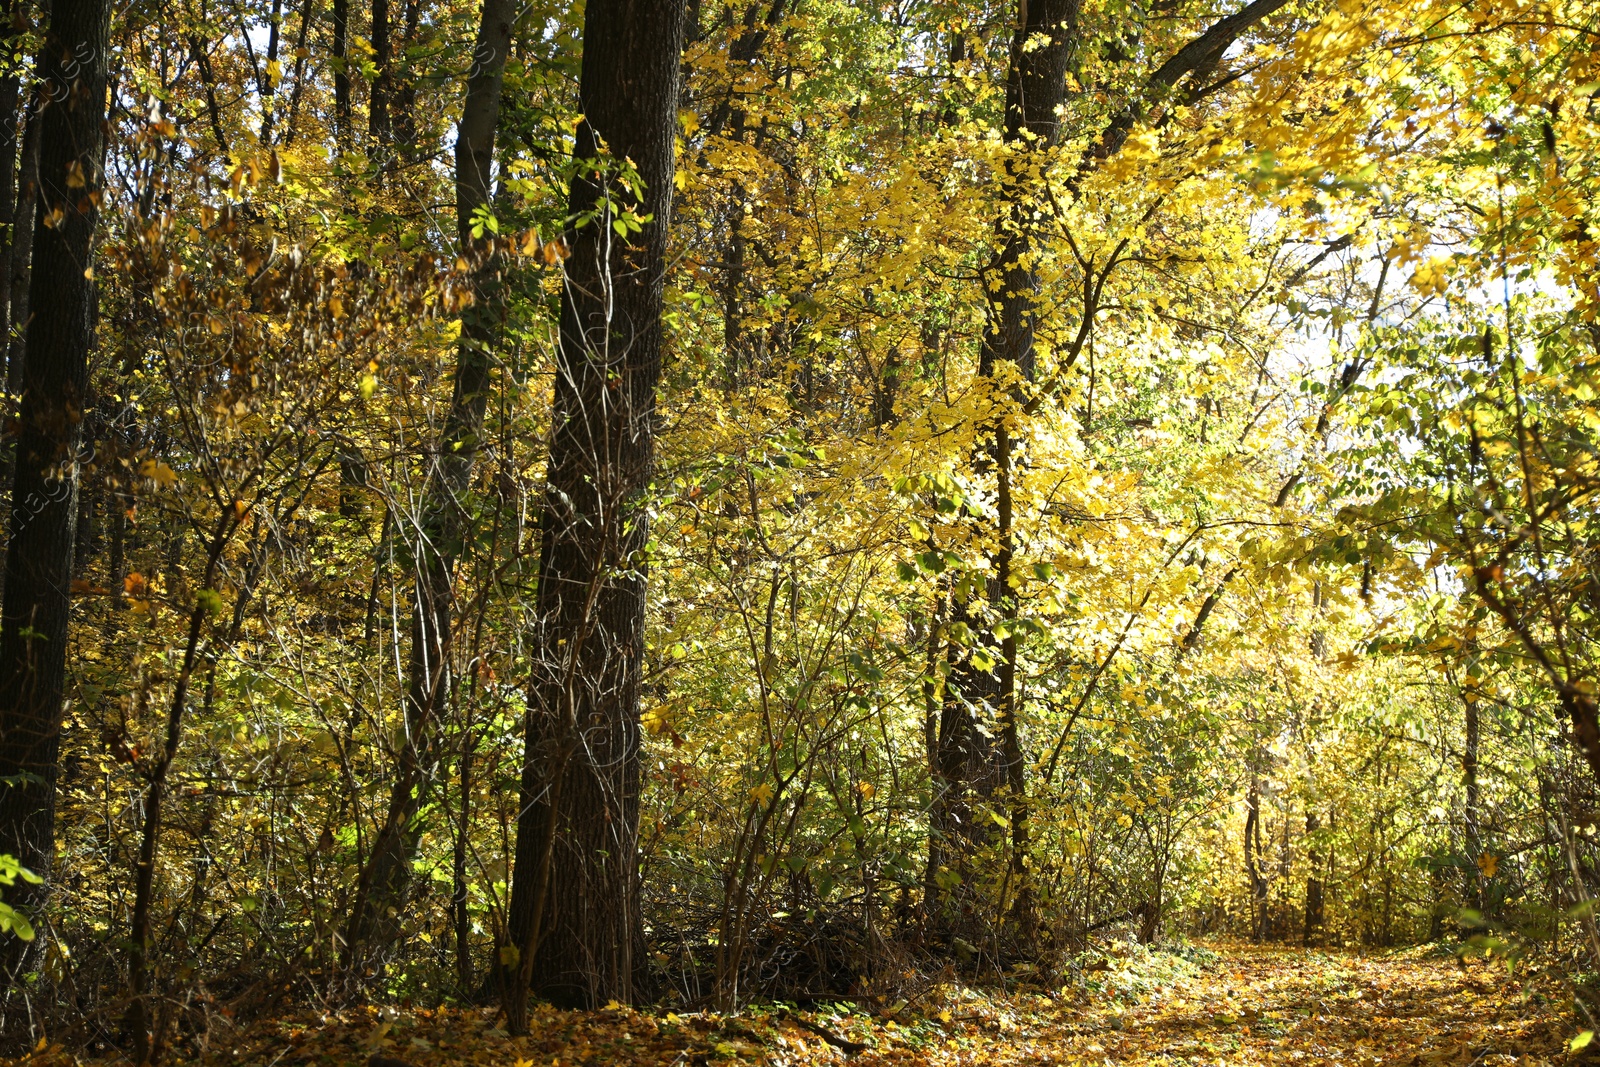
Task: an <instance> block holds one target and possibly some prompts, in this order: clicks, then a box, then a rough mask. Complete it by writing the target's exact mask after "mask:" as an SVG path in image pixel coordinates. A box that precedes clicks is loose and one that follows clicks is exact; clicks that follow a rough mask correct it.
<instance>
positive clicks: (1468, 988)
mask: <svg viewBox="0 0 1600 1067" xmlns="http://www.w3.org/2000/svg"><path fill="white" fill-rule="evenodd" d="M1560 996H1561V994H1560V992H1559V990H1557V989H1556V988H1554V987H1553V985H1551V984H1547V983H1542V982H1539V981H1537V980H1527V979H1520V978H1516V977H1512V976H1508V975H1507V973H1506V970H1505V969H1504V967H1503V966H1500V965H1497V964H1487V963H1483V962H1478V961H1475V962H1473V963H1471V964H1468V965H1466V966H1463V965H1462V964H1461V963H1459V962H1458V961H1456V960H1455V959H1454V958H1451V957H1441V956H1438V955H1432V954H1426V953H1423V952H1410V953H1404V954H1396V955H1385V956H1359V955H1354V954H1344V953H1341V954H1323V953H1312V952H1289V951H1282V950H1265V949H1254V948H1250V947H1237V946H1234V947H1230V948H1228V949H1226V950H1225V951H1224V952H1223V955H1222V958H1221V960H1220V961H1219V962H1217V963H1216V964H1214V965H1213V966H1211V967H1207V968H1206V969H1204V970H1203V971H1202V972H1201V973H1199V974H1196V975H1193V976H1191V977H1188V978H1184V979H1180V980H1179V981H1178V982H1176V983H1174V984H1173V985H1171V986H1169V987H1167V988H1165V989H1161V990H1158V991H1155V992H1153V993H1151V994H1149V995H1147V996H1146V997H1145V998H1144V999H1143V1000H1142V1002H1141V1003H1138V1004H1135V1005H1130V1006H1128V1007H1126V1008H1120V1007H1119V1006H1118V1005H1115V1004H1113V1005H1111V1006H1109V1007H1105V1008H1101V1009H1099V1010H1094V1009H1091V1011H1090V1013H1089V1014H1088V1016H1087V1017H1086V1018H1082V1019H1080V1020H1079V1021H1077V1022H1072V1021H1069V1020H1068V1019H1066V1018H1063V1016H1068V1015H1070V1011H1069V1012H1064V1013H1062V1015H1058V1016H1057V1018H1058V1019H1060V1020H1061V1021H1060V1022H1059V1023H1058V1024H1057V1025H1055V1026H1050V1027H1047V1028H1044V1029H1042V1030H1041V1031H1040V1032H1039V1033H1038V1034H1037V1036H1036V1038H1035V1040H1034V1042H1033V1044H1034V1047H1033V1048H1032V1049H1031V1050H1030V1049H1020V1050H1019V1052H1020V1053H1021V1055H1020V1056H1019V1057H1017V1058H1016V1060H1015V1062H1019V1063H1021V1062H1029V1060H1030V1058H1031V1059H1032V1060H1033V1061H1035V1062H1051V1061H1052V1060H1053V1061H1055V1062H1065V1063H1077V1062H1087V1063H1093V1062H1096V1061H1099V1060H1101V1059H1104V1060H1109V1061H1110V1062H1111V1063H1113V1064H1145V1063H1148V1064H1158V1063H1160V1064H1177V1063H1191V1064H1197V1065H1198V1064H1207V1065H1213V1064H1218V1063H1223V1064H1229V1065H1232V1064H1278V1063H1283V1064H1297V1065H1304V1067H1312V1065H1323V1064H1334V1063H1338V1064H1353V1065H1356V1067H1369V1065H1376V1064H1417V1065H1440V1067H1444V1065H1461V1067H1469V1065H1470V1067H1493V1065H1497V1064H1511V1063H1528V1064H1531V1063H1542V1062H1551V1063H1564V1062H1568V1061H1569V1059H1571V1060H1575V1059H1576V1058H1577V1057H1575V1056H1569V1054H1568V1052H1567V1040H1568V1039H1569V1038H1570V1037H1571V1035H1572V1034H1573V1032H1574V1030H1575V1027H1574V1026H1573V1024H1572V1022H1571V1021H1570V1019H1561V1018H1558V1012H1557V1008H1556V1005H1555V1004H1554V1003H1552V1001H1553V1000H1554V999H1555V998H1558V997H1560ZM1004 1059H1006V1060H1010V1057H1004Z"/></svg>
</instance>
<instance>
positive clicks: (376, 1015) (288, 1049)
mask: <svg viewBox="0 0 1600 1067" xmlns="http://www.w3.org/2000/svg"><path fill="white" fill-rule="evenodd" d="M1087 962H1088V966H1087V967H1086V969H1085V970H1084V971H1083V972H1082V973H1081V975H1080V976H1079V978H1078V979H1076V980H1075V981H1074V982H1073V983H1072V984H1071V985H1069V986H1068V987H1066V988H1065V989H1063V990H1059V991H1057V994H1056V995H1055V996H1046V995H1044V994H1043V993H1041V992H1039V991H1036V990H1028V989H1026V988H1024V989H1021V990H1018V991H1016V992H1014V993H1010V994H1007V995H1004V996H999V995H993V994H988V993H984V992H981V991H976V990H970V989H956V988H952V987H938V988H935V989H930V990H928V991H927V992H926V993H925V994H924V995H923V996H922V997H920V998H918V1000H917V1001H915V1002H914V1003H913V1004H910V1005H907V1006H905V1007H902V1008H901V1010H900V1011H899V1012H898V1013H892V1014H891V1013H889V1012H881V1013H879V1014H877V1015H867V1014H863V1013H855V1012H847V1011H845V1010H844V1009H843V1007H842V1006H840V1007H838V1008H835V1009H828V1008H822V1009H820V1010H817V1011H808V1012H799V1011H795V1010H792V1009H781V1008H780V1009H772V1008H752V1009H750V1010H748V1011H746V1012H742V1013H740V1014H738V1015H718V1014H714V1013H694V1014H688V1013H685V1014H682V1015H679V1014H676V1013H671V1012H665V1013H659V1014H657V1013H645V1012H634V1011H630V1010H627V1009H613V1010H606V1011H597V1012H563V1011H556V1010H553V1009H549V1008H545V1009H542V1010H539V1011H536V1012H535V1013H534V1015H533V1018H532V1019H531V1024H532V1033H531V1034H530V1035H529V1036H528V1037H525V1038H511V1037H508V1036H507V1035H506V1034H505V1033H504V1032H503V1031H502V1030H500V1029H499V1028H498V1027H497V1026H496V1021H497V1020H496V1017H495V1016H494V1015H493V1014H492V1013H491V1011H490V1010H488V1009H485V1010H481V1011H480V1010H477V1009H465V1010H458V1009H440V1010H437V1011H427V1010H411V1011H407V1010H399V1011H397V1010H395V1009H375V1008H369V1009H362V1010H359V1011H353V1012H347V1013H343V1014H339V1015H320V1014H317V1015H299V1016H296V1017H292V1018H284V1019H276V1020H272V1021H270V1022H262V1023H257V1024H256V1025H254V1026H251V1027H249V1028H247V1029H245V1030H243V1031H240V1032H234V1033H231V1034H230V1033H228V1031H227V1027H226V1023H223V1024H222V1026H221V1028H220V1029H219V1030H217V1031H215V1032H214V1033H213V1034H212V1035H211V1037H210V1039H209V1040H208V1041H207V1042H206V1048H205V1049H204V1051H201V1050H200V1049H198V1048H191V1049H187V1050H184V1049H179V1050H176V1054H175V1055H173V1056H172V1060H173V1061H175V1062H188V1063H194V1064H202V1063H204V1064H222V1063H228V1064H235V1065H239V1067H269V1065H270V1067H299V1065H316V1067H345V1065H352V1067H355V1065H360V1064H370V1067H458V1065H459V1067H465V1065H467V1064H482V1065H495V1067H576V1065H595V1067H598V1065H604V1064H660V1065H667V1064H674V1065H684V1067H689V1065H702V1064H729V1065H731V1064H735V1063H762V1064H770V1065H772V1067H801V1065H807V1064H820V1063H850V1064H856V1065H861V1067H872V1065H880V1064H882V1065H888V1064H895V1065H917V1067H923V1065H925V1067H974V1065H1010V1064H1016V1065H1024V1064H1051V1065H1054V1064H1062V1065H1074V1067H1076V1065H1083V1067H1105V1065H1122V1064H1131V1065H1151V1067H1155V1065H1162V1067H1177V1065H1180V1064H1183V1065H1193V1067H1233V1065H1237V1064H1249V1065H1255V1064H1263V1065H1265V1064H1284V1065H1294V1067H1331V1065H1335V1064H1337V1065H1351V1067H1378V1065H1383V1064H1395V1065H1399V1064H1406V1065H1411V1067H1498V1065H1502V1064H1513V1063H1516V1064H1530V1065H1531V1064H1546V1063H1549V1064H1565V1063H1577V1062H1581V1061H1584V1060H1586V1059H1588V1058H1592V1056H1593V1051H1594V1047H1595V1046H1591V1048H1590V1049H1588V1050H1585V1051H1584V1052H1581V1053H1572V1052H1569V1051H1568V1042H1569V1040H1570V1039H1571V1037H1572V1036H1573V1034H1574V1033H1575V1031H1576V1029H1577V1028H1576V1026H1574V1025H1573V1022H1572V1019H1571V1017H1570V1014H1568V1015H1565V1016H1564V1015H1563V1014H1562V1012H1561V1011H1560V1009H1559V1008H1558V1005H1559V1004H1560V1003H1561V1002H1562V1000H1563V996H1564V994H1563V993H1562V992H1561V989H1560V987H1559V985H1558V984H1557V983H1555V982H1554V981H1553V980H1549V979H1544V978H1540V977H1528V976H1522V975H1510V974H1508V973H1507V971H1506V969H1505V967H1504V966H1502V965H1500V964H1499V963H1498V962H1493V963H1491V962H1484V961H1471V962H1468V963H1465V964H1463V963H1461V962H1458V961H1457V960H1456V959H1455V958H1454V957H1451V956H1446V955H1441V954H1438V953H1434V952H1429V951H1428V950H1424V949H1417V950H1408V951H1405V952H1400V953H1393V954H1385V955H1360V954H1356V953H1345V952H1316V951H1297V950H1286V949H1272V948H1257V947H1252V946H1241V945H1228V946H1218V950H1217V951H1216V952H1215V953H1213V952H1210V951H1205V952H1203V953H1202V954H1201V959H1200V962H1193V961H1192V960H1191V959H1186V958H1183V957H1180V956H1176V955H1172V954H1168V953H1163V952H1147V951H1145V950H1142V949H1137V948H1134V949H1130V950H1126V951H1123V952H1118V951H1115V950H1113V952H1112V953H1111V954H1108V955H1105V956H1101V957H1099V958H1091V959H1090V960H1088V961H1087ZM219 1021H220V1020H219ZM1596 1045H1600V1042H1597V1043H1596ZM22 1062H24V1063H28V1064H29V1065H30V1067H57V1065H64V1064H67V1063H79V1064H82V1063H85V1062H86V1061H85V1060H83V1059H77V1058H74V1057H73V1056H72V1055H71V1054H70V1053H69V1052H67V1051H65V1050H62V1049H60V1048H59V1047H51V1048H48V1049H46V1050H42V1051H41V1052H40V1053H38V1054H36V1055H35V1056H33V1057H29V1058H28V1059H27V1060H24V1061H22ZM105 1062H108V1063H110V1062H115V1060H114V1058H111V1059H108V1060H107V1061H105Z"/></svg>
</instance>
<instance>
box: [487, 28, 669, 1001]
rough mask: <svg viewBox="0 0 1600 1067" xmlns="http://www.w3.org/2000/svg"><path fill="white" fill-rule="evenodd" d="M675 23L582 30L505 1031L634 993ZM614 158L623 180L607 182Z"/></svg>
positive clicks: (613, 177)
mask: <svg viewBox="0 0 1600 1067" xmlns="http://www.w3.org/2000/svg"><path fill="white" fill-rule="evenodd" d="M684 16H685V5H684V4H682V3H681V2H679V0H591V2H590V4H589V7H588V9H587V11H586V13H585V19H584V55H583V75H582V81H581V86H580V103H581V107H580V111H581V112H582V113H583V115H584V121H583V122H582V123H581V124H580V125H579V126H578V131H577V142H576V144H575V146H574V148H573V153H574V156H575V158H576V159H577V160H579V161H580V163H581V164H582V165H581V169H580V171H579V175H578V178H577V179H576V180H575V181H574V182H573V186H572V193H571V203H570V209H571V216H572V217H582V216H585V215H587V214H589V213H592V212H595V211H599V212H600V213H599V214H598V216H596V217H593V221H591V222H589V223H587V224H586V225H583V226H580V227H578V228H577V229H575V230H573V231H571V232H570V233H568V235H567V241H568V243H569V245H570V247H571V252H572V254H571V257H570V259H568V261H567V284H566V288H565V290H564V292H563V295H562V303H561V334H560V345H559V349H558V356H557V365H556V381H555V402H554V411H553V413H552V425H553V428H554V436H553V439H552V441H551V445H550V466H549V476H548V480H547V488H546V492H545V498H544V502H543V512H542V522H543V538H542V544H541V549H540V572H539V574H540V581H539V594H538V606H537V617H536V622H535V630H534V632H533V633H532V634H531V635H530V649H531V653H532V657H533V663H534V666H533V670H532V676H531V678H530V682H529V687H528V695H529V700H528V721H527V750H526V751H527V757H526V763H525V764H524V768H523V778H522V808H521V815H520V817H519V819H518V820H517V864H516V872H515V876H514V880H513V886H512V901H511V914H510V920H511V921H510V934H511V938H512V945H513V947H514V948H515V950H516V953H517V963H516V966H515V968H514V970H513V973H512V975H511V978H510V980H509V981H508V988H507V990H506V1011H507V1015H508V1016H509V1018H510V1019H511V1024H512V1025H513V1026H514V1027H517V1028H519V1029H520V1028H522V1027H525V1025H526V1016H525V1012H526V1007H527V1004H526V1001H527V990H528V987H529V985H531V986H532V988H533V989H534V990H536V991H537V992H538V993H539V994H540V995H541V996H544V997H546V998H548V999H550V1000H552V1001H554V1002H557V1003H560V1004H569V1005H581V1006H585V1007H592V1006H595V1005H599V1004H604V1003H606V1002H607V1001H609V1000H613V999H615V1000H619V1001H624V1002H627V1001H630V1000H632V999H633V996H634V988H635V986H634V970H635V966H636V964H637V963H638V962H639V954H638V952H637V945H638V942H639V941H640V939H641V938H642V926H641V923H640V917H639V885H638V856H637V854H636V853H637V839H638V829H639V777H640V766H639V685H640V666H641V662H642V656H643V652H644V649H643V641H644V633H643V630H644V609H645V597H644V594H645V585H644V582H645V576H644V563H643V561H642V560H641V559H640V558H639V553H640V550H641V549H643V547H644V545H645V542H646V537H647V529H646V513H645V508H644V501H643V499H642V497H643V494H644V490H645V488H646V486H647V485H648V484H649V480H650V473H651V467H652V463H653V458H654V432H655V427H654V419H655V394H656V383H657V380H658V379H659V378H660V374H661V332H662V331H661V309H662V298H663V289H664V283H665V273H666V245H667V226H668V220H669V217H670V214H671V210H672V190H673V159H672V157H673V140H674V135H675V134H676V132H677V105H678V74H679V64H680V59H681V52H682V48H683V35H684V22H685V17H684ZM602 145H603V146H604V148H602ZM624 161H627V164H626V165H627V166H629V167H631V168H632V169H633V170H634V171H635V172H636V174H637V180H635V181H623V180H621V179H622V178H623V177H624V175H623V174H619V171H621V170H623V168H624ZM607 205H609V207H607ZM618 211H620V212H623V213H624V215H623V217H620V218H619V217H618V216H617V215H616V214H614V213H615V212H618ZM630 214H631V215H633V216H635V218H636V222H635V225H637V226H639V228H638V229H637V230H636V231H633V232H630V234H629V236H627V237H622V236H619V235H618V233H617V232H616V230H615V229H614V226H613V224H614V223H621V222H623V221H624V219H625V218H626V217H627V216H628V215H630ZM624 228H625V229H631V228H630V227H627V226H624Z"/></svg>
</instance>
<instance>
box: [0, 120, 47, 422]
mask: <svg viewBox="0 0 1600 1067" xmlns="http://www.w3.org/2000/svg"><path fill="white" fill-rule="evenodd" d="M40 108H41V102H40V97H39V94H38V93H37V92H35V93H34V95H33V99H32V100H31V101H29V104H28V114H27V118H26V120H25V121H24V124H23V130H22V158H21V159H20V160H19V162H18V166H17V207H16V220H17V221H16V231H15V234H14V236H13V237H12V239H11V248H10V251H9V254H8V255H7V256H6V259H5V260H4V261H3V262H0V270H3V271H5V272H6V273H7V275H9V277H10V281H9V283H8V284H9V289H10V305H9V307H10V316H11V331H10V335H9V336H8V337H7V338H5V339H4V340H3V341H0V343H4V344H5V346H6V348H5V352H6V388H7V390H8V391H10V392H12V393H20V392H21V391H22V388H23V377H24V373H23V363H24V361H25V359H26V353H27V350H28V344H27V336H28V320H29V317H30V312H29V309H30V307H31V304H32V301H31V300H30V299H29V297H30V295H31V293H32V285H31V284H30V283H31V281H32V275H33V243H34V229H35V227H36V225H37V223H38V217H37V216H38V206H39V136H40V131H41V130H42V129H43V126H44V122H43V116H42V115H41V112H40Z"/></svg>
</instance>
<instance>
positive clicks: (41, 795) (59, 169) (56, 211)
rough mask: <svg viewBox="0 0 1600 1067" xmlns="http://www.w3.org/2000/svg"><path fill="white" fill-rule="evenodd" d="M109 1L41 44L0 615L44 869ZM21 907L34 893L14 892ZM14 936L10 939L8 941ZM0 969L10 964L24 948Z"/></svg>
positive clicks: (15, 833) (20, 839)
mask: <svg viewBox="0 0 1600 1067" xmlns="http://www.w3.org/2000/svg"><path fill="white" fill-rule="evenodd" d="M110 22H111V5H110V4H109V3H108V2H107V0H55V3H54V4H53V5H52V9H51V12H50V26H49V30H48V31H47V33H46V38H45V46H44V48H43V50H42V52H41V54H40V74H41V77H42V80H43V82H44V91H43V92H41V94H40V99H41V100H43V101H46V103H44V104H42V105H41V106H42V111H41V112H40V120H41V127H42V134H41V140H40V157H39V181H40V195H39V222H40V223H41V225H40V226H39V227H38V236H37V240H36V241H35V249H34V260H33V276H34V279H35V280H36V281H37V283H38V284H37V285H36V286H35V287H34V292H35V294H36V300H35V301H34V311H35V312H36V314H35V315H34V316H33V317H32V319H31V320H30V321H29V322H28V346H27V359H26V363H25V365H24V368H23V381H22V386H23V394H22V405H21V411H20V422H21V432H20V437H19V439H18V442H17V460H16V474H15V479H14V482H13V490H12V497H11V499H12V510H11V537H10V540H9V542H8V543H7V546H6V585H5V603H4V609H3V612H0V778H5V779H6V780H7V782H8V784H7V785H6V787H5V788H3V789H0V852H6V853H10V854H12V855H14V856H16V857H17V858H18V859H20V860H21V861H22V862H23V863H24V864H26V865H27V866H28V867H31V868H33V869H34V870H35V871H36V872H38V873H40V874H45V875H46V876H48V872H49V870H50V865H51V861H52V859H53V856H54V852H55V839H54V819H55V784H56V774H57V758H58V755H59V752H60V748H61V713H62V691H63V688H64V685H65V675H66V649H67V620H68V613H69V610H70V604H69V601H68V588H69V584H70V571H71V568H72V556H73V546H74V543H75V541H76V535H77V529H76V527H77V521H78V467H77V462H78V454H79V451H80V449H81V447H82V444H83V416H84V412H85V410H86V408H87V404H88V392H89V349H90V345H91V344H92V343H93V321H94V299H95V289H94V285H93V283H92V281H91V280H90V277H89V273H90V271H89V267H90V263H91V256H92V251H93V246H94V232H95V226H96V223H97V221H98V211H97V205H96V198H95V197H94V196H93V195H91V194H93V193H95V192H97V191H98V190H99V188H100V180H101V174H100V163H101V150H100V149H101V138H102V136H103V131H102V123H103V122H104V120H105V110H106V108H105V100H106V51H107V40H108V37H109V34H110ZM11 892H12V894H13V895H14V896H16V897H17V898H18V900H19V901H20V902H21V903H23V904H25V905H26V904H31V903H36V902H37V901H38V900H40V899H41V897H40V894H39V892H37V891H27V890H24V892H22V893H17V892H16V890H12V891H11ZM13 940H14V939H13ZM4 951H5V952H6V953H7V954H8V956H9V958H3V959H0V966H3V967H4V969H5V970H11V969H12V968H13V967H14V966H16V964H17V963H18V962H19V960H20V957H19V956H17V955H12V953H13V952H14V950H13V949H12V948H10V947H9V946H8V947H7V948H6V949H5V950H4Z"/></svg>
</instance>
